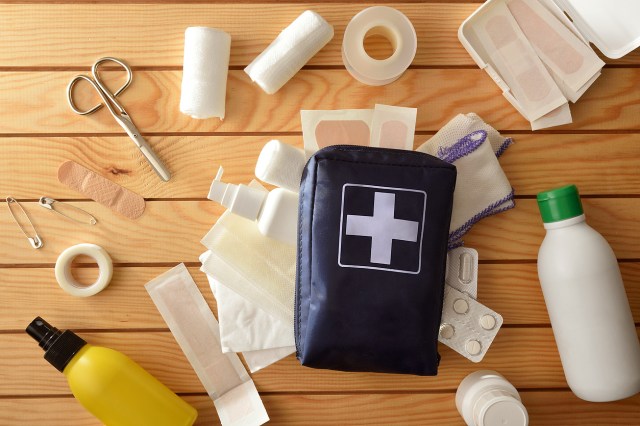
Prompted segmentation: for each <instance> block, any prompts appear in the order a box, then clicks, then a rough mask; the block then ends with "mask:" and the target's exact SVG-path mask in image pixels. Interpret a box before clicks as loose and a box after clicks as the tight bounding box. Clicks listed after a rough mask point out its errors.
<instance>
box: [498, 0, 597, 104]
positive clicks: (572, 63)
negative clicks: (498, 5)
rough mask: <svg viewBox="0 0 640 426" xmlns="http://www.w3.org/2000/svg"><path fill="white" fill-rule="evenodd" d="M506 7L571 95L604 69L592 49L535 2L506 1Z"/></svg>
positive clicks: (521, 0)
mask: <svg viewBox="0 0 640 426" xmlns="http://www.w3.org/2000/svg"><path fill="white" fill-rule="evenodd" d="M507 6H508V7H509V10H510V11H511V14H512V15H513V17H514V18H515V20H516V21H517V22H518V25H519V26H520V28H521V29H522V32H523V33H524V35H525V36H526V37H527V39H528V40H529V42H530V43H531V45H532V46H533V48H534V50H535V51H536V53H537V54H538V56H539V57H540V59H542V61H543V62H544V64H545V65H546V66H547V67H548V68H549V69H550V70H551V72H552V75H553V74H555V75H557V76H558V77H559V79H560V80H562V82H564V84H565V85H566V86H567V87H568V88H569V89H571V91H572V92H578V91H579V90H580V88H581V87H583V86H584V85H585V84H586V83H587V82H589V80H590V79H591V78H592V77H593V76H594V75H596V74H597V73H599V72H600V70H601V69H602V67H603V66H604V62H603V61H602V60H601V59H600V58H599V57H598V55H596V54H595V52H594V51H593V50H591V49H590V48H589V47H588V46H587V45H586V44H584V43H583V42H582V41H581V40H580V39H579V38H578V37H576V36H575V35H574V34H573V33H572V32H571V31H570V30H569V29H568V28H567V27H565V26H564V25H563V24H562V23H561V22H560V21H559V20H558V19H557V18H556V17H555V16H554V15H553V14H552V13H551V12H549V11H548V10H547V9H546V8H545V7H544V6H543V5H541V4H540V3H538V2H537V1H531V0H510V1H509V2H508V3H507Z"/></svg>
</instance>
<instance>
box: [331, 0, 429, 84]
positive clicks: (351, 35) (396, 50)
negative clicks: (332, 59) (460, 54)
mask: <svg viewBox="0 0 640 426" xmlns="http://www.w3.org/2000/svg"><path fill="white" fill-rule="evenodd" d="M371 35H382V36H383V37H385V38H387V39H388V40H389V42H391V45H392V46H393V54H392V55H391V56H390V57H388V58H386V59H383V60H379V59H374V58H372V57H371V56H369V55H368V54H367V52H366V51H365V49H364V39H365V37H367V36H371ZM417 48H418V39H417V37H416V30H415V29H414V28H413V25H412V24H411V21H410V20H409V18H407V17H406V16H405V15H404V14H403V13H402V12H400V11H399V10H396V9H393V8H391V7H387V6H373V7H369V8H367V9H364V10H362V11H360V12H359V13H358V14H357V15H355V16H354V17H353V18H352V19H351V21H349V24H348V25H347V28H346V30H345V31H344V39H343V41H342V61H343V62H344V65H345V67H346V68H347V71H349V73H350V74H351V75H352V76H353V77H354V78H355V79H356V80H358V81H360V82H361V83H364V84H368V85H369V86H382V85H385V84H389V83H392V82H394V81H396V80H397V79H398V78H400V76H401V75H402V74H403V73H404V72H405V71H406V70H407V68H409V65H411V62H412V61H413V58H414V57H415V56H416V50H417Z"/></svg>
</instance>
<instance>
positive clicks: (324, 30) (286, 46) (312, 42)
mask: <svg viewBox="0 0 640 426" xmlns="http://www.w3.org/2000/svg"><path fill="white" fill-rule="evenodd" d="M332 38H333V27H332V26H331V25H329V23H328V22H327V21H325V20H324V18H323V17H322V16H320V15H319V14H317V13H316V12H314V11H312V10H305V11H304V12H302V14H301V15H300V16H298V17H297V18H296V20H295V21H293V22H292V23H291V24H290V25H289V26H288V27H287V28H285V29H284V30H282V32H281V33H280V34H279V35H278V37H276V39H275V40H273V42H271V44H270V45H269V46H268V47H267V48H266V49H265V50H264V51H263V52H262V53H260V55H258V57H257V58H255V59H254V60H253V61H252V62H251V63H250V64H249V65H248V66H247V67H246V68H245V69H244V71H245V72H246V73H247V74H248V75H249V77H251V80H252V81H254V82H255V83H257V84H258V85H259V86H260V87H261V88H262V90H264V91H265V92H266V93H267V94H269V95H272V94H274V93H275V92H277V91H278V90H280V88H281V87H282V86H284V85H285V83H286V82H287V81H289V80H290V79H291V78H292V77H293V76H294V75H295V74H296V73H297V72H298V71H300V69H301V68H302V67H303V66H304V64H306V63H307V62H308V61H309V59H311V58H312V57H313V56H314V55H315V54H316V53H318V51H320V49H322V48H323V47H324V46H325V45H326V44H327V43H329V41H330V40H331V39H332Z"/></svg>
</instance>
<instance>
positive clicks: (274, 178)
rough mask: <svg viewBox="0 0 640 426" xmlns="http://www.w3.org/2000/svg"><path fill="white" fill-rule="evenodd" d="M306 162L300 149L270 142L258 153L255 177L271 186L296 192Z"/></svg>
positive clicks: (298, 188) (275, 141)
mask: <svg viewBox="0 0 640 426" xmlns="http://www.w3.org/2000/svg"><path fill="white" fill-rule="evenodd" d="M306 162H307V161H306V159H305V157H304V151H303V150H302V149H300V148H296V147H295V146H291V145H289V144H286V143H282V142H280V141H278V140H272V141H269V142H267V144H266V145H265V146H264V147H263V148H262V151H260V156H259V157H258V162H257V163H256V177H257V178H258V179H260V180H261V181H263V182H266V183H269V184H271V185H275V186H279V187H280V188H284V189H288V190H289V191H293V192H298V191H299V190H300V179H301V178H302V170H303V169H304V165H305V164H306Z"/></svg>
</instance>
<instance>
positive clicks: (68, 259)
mask: <svg viewBox="0 0 640 426" xmlns="http://www.w3.org/2000/svg"><path fill="white" fill-rule="evenodd" d="M80 255H84V256H89V257H90V258H92V259H93V260H95V261H96V263H97V264H98V269H99V275H98V279H97V280H96V282H94V283H93V284H90V285H83V284H80V283H78V282H77V281H76V280H75V278H73V274H72V273H71V263H72V262H73V259H75V258H76V257H78V256H80ZM55 275H56V281H58V284H59V285H60V288H62V289H63V290H64V291H66V292H67V293H69V294H70V295H72V296H76V297H88V296H93V295H94V294H98V293H100V292H101V291H102V290H104V289H105V288H106V287H107V286H108V285H109V283H110V282H111V277H112V276H113V263H112V261H111V257H110V256H109V253H107V251H106V250H105V249H103V248H102V247H100V246H98V245H95V244H86V243H85V244H77V245H75V246H71V247H69V248H68V249H66V250H64V251H63V252H62V253H60V256H58V260H56V267H55Z"/></svg>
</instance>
